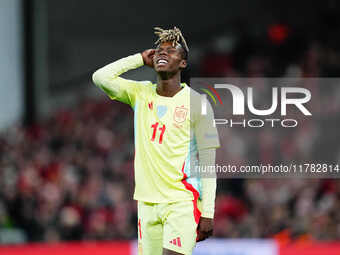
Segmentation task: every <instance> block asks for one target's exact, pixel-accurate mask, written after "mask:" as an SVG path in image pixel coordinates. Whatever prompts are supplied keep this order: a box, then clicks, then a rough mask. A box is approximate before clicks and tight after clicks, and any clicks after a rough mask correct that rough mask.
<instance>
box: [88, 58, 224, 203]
mask: <svg viewBox="0 0 340 255" xmlns="http://www.w3.org/2000/svg"><path fill="white" fill-rule="evenodd" d="M142 65H143V58H142V56H141V54H135V55H132V56H129V57H126V58H123V59H120V60H118V61H115V62H113V63H111V64H109V65H107V66H105V67H103V68H101V69H99V70H98V71H97V72H95V73H94V74H93V81H94V83H95V84H96V85H97V86H99V87H100V88H101V89H102V90H103V91H104V92H105V93H106V94H107V95H108V96H109V97H110V98H111V99H114V100H118V101H121V102H123V103H126V104H129V105H130V106H131V107H132V108H133V110H134V133H135V163H134V164H135V184H136V186H135V193H134V199H136V200H140V201H144V202H151V203H169V202H176V201H186V200H194V199H197V198H198V197H199V196H200V190H201V187H200V186H201V182H200V178H199V176H197V175H195V176H193V175H192V174H191V171H190V170H192V169H193V167H194V165H197V164H198V160H197V152H198V150H200V149H206V148H217V147H219V140H218V134H217V130H216V128H214V127H212V122H213V117H214V116H213V112H212V109H211V107H208V113H209V114H207V115H201V114H200V110H201V107H200V105H199V104H200V94H199V93H197V92H195V91H194V90H193V89H191V88H190V87H189V86H187V85H186V84H185V83H182V84H181V86H182V89H181V90H180V91H179V92H177V93H176V94H175V95H174V96H173V97H164V96H160V95H158V94H157V92H156V87H157V85H156V84H153V83H152V82H150V81H133V80H127V79H123V78H121V77H119V75H121V74H122V73H124V72H126V71H128V70H131V69H134V68H137V67H140V66H142Z"/></svg>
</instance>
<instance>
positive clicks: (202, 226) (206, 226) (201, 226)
mask: <svg viewBox="0 0 340 255" xmlns="http://www.w3.org/2000/svg"><path fill="white" fill-rule="evenodd" d="M213 228H214V219H210V218H204V217H201V218H200V221H199V223H198V226H197V230H198V234H197V239H196V241H197V242H200V241H203V240H205V239H207V238H208V237H210V236H212V234H213Z"/></svg>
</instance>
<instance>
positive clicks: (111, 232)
mask: <svg viewBox="0 0 340 255" xmlns="http://www.w3.org/2000/svg"><path fill="white" fill-rule="evenodd" d="M132 120H133V113H132V112H131V111H130V110H129V109H128V108H126V107H125V106H124V105H122V104H119V103H115V102H113V103H110V101H109V100H104V101H102V102H96V101H91V100H86V101H84V102H82V103H81V104H80V105H79V106H78V107H77V108H74V109H72V110H60V111H59V112H57V113H55V114H54V115H53V116H51V117H50V118H49V119H48V120H45V121H43V122H41V123H38V124H36V125H34V126H32V127H30V128H18V127H15V128H14V127H13V128H11V129H9V130H7V131H6V132H5V133H4V134H3V135H2V136H1V137H0V155H1V156H0V228H20V229H23V230H24V231H25V233H26V236H27V237H28V240H29V241H58V240H83V239H96V240H110V239H122V238H123V239H126V238H132V237H134V236H135V235H136V227H135V225H136V224H135V221H136V220H135V219H136V204H135V202H133V201H132V199H131V198H132V192H133V185H134V180H133V152H134V147H133V124H132ZM128 123H129V124H128Z"/></svg>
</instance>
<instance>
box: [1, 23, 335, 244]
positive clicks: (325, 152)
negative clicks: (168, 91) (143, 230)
mask: <svg viewBox="0 0 340 255" xmlns="http://www.w3.org/2000/svg"><path fill="white" fill-rule="evenodd" d="M272 29H273V30H272V31H269V32H270V33H269V35H268V36H269V37H270V38H269V39H267V40H266V42H265V43H262V42H260V43H259V42H258V41H256V42H257V43H255V42H254V40H248V39H247V38H243V39H240V41H239V43H236V44H235V47H234V48H233V49H232V50H230V47H227V48H223V47H222V50H221V49H220V51H205V52H204V53H201V56H200V58H199V61H198V62H196V63H195V64H193V65H192V70H191V71H192V72H193V73H194V74H197V75H201V76H208V77H221V76H229V77H231V76H234V77H264V76H275V77H278V76H286V77H318V76H324V77H326V76H327V77H330V76H336V75H339V71H340V53H339V51H338V49H337V45H334V42H332V43H330V42H329V40H328V41H327V40H326V41H322V40H318V39H317V38H315V39H309V40H308V41H307V42H301V40H300V37H295V38H290V39H289V36H288V35H286V36H287V39H286V42H283V41H282V38H285V33H282V31H286V30H287V28H284V27H280V26H279V27H273V28H272ZM280 31H281V32H280ZM287 31H289V29H288V30H287ZM280 38H281V39H280ZM222 39H223V38H222ZM229 39H230V38H229ZM229 39H228V38H227V39H226V40H221V42H222V44H223V42H225V43H227V42H228V40H229ZM221 42H219V45H220V44H221ZM228 45H229V44H228ZM259 45H261V47H260V46H259ZM209 49H219V48H218V47H217V46H216V47H215V46H212V47H209ZM318 93H319V94H320V93H323V92H322V91H319V92H318ZM327 95H328V96H329V98H328V101H329V102H334V104H328V105H327V107H322V111H321V112H319V113H324V114H325V116H327V118H326V119H327V125H322V124H319V122H318V123H316V122H306V124H304V125H301V126H300V127H299V128H296V129H294V132H290V133H289V136H288V137H286V138H285V139H281V140H280V141H279V140H278V138H277V137H275V135H273V134H272V133H271V131H268V130H264V131H263V132H258V133H256V134H255V133H254V132H252V131H251V130H248V129H246V130H243V131H238V130H230V132H229V133H228V132H223V133H224V136H223V137H221V139H222V140H221V144H222V147H221V148H220V149H219V150H218V154H217V156H218V158H217V160H222V159H223V160H224V161H229V162H243V163H249V162H252V163H254V162H255V163H258V162H264V163H277V162H282V161H283V162H287V161H289V160H294V159H305V160H315V159H318V160H319V161H322V160H324V161H325V162H326V161H327V162H339V159H340V146H339V144H338V142H337V141H339V138H340V137H339V132H338V131H337V127H338V124H339V116H340V115H339V113H340V105H339V103H338V102H340V100H339V99H340V98H339V95H340V91H339V89H335V90H334V91H330V92H329V93H327ZM321 115H322V114H319V115H318V116H321ZM319 120H320V119H319ZM225 141H228V142H225ZM133 157H134V145H133V112H132V110H131V109H129V107H127V106H126V105H123V104H121V103H118V102H113V101H110V100H108V99H105V100H93V99H83V100H82V101H81V102H80V103H79V104H78V106H76V107H73V108H71V109H60V110H59V111H57V112H55V113H53V114H52V115H50V117H49V118H48V119H44V120H41V121H39V122H38V123H36V124H35V125H33V126H30V127H19V126H15V127H12V128H10V129H7V130H5V131H4V132H3V133H2V134H1V135H0V229H21V230H22V231H23V232H24V233H25V235H26V237H27V240H28V241H46V242H53V241H59V240H68V241H69V240H112V239H131V238H135V237H136V236H137V227H136V222H137V220H136V215H137V213H136V202H135V201H133V200H132V195H133V188H134V179H133ZM256 159H257V161H256ZM250 160H254V161H250ZM339 210H340V181H338V180H337V179H301V178H296V179H229V180H227V179H221V180H219V181H218V194H217V198H216V218H215V232H214V235H215V236H216V237H232V238H243V237H244V238H246V237H248V238H249V237H250V238H256V237H261V238H269V237H275V238H278V239H279V240H280V241H282V242H290V241H292V240H303V241H306V240H335V239H340V214H339V213H338V212H339Z"/></svg>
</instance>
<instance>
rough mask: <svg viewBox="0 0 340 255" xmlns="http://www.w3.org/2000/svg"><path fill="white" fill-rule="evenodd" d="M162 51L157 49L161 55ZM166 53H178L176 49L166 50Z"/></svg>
mask: <svg viewBox="0 0 340 255" xmlns="http://www.w3.org/2000/svg"><path fill="white" fill-rule="evenodd" d="M162 51H163V49H157V50H156V53H157V54H159V53H161V52H162ZM165 51H166V52H167V53H168V54H172V53H175V52H176V50H175V49H172V48H170V49H166V50H165Z"/></svg>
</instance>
